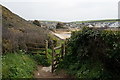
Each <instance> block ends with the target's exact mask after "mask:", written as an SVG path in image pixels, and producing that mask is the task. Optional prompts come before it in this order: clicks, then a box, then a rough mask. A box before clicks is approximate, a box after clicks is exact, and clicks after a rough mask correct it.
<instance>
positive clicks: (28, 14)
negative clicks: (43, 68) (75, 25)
mask: <svg viewBox="0 0 120 80" xmlns="http://www.w3.org/2000/svg"><path fill="white" fill-rule="evenodd" d="M118 1H119V0H26V1H25V0H19V1H17V0H0V2H1V4H2V5H4V6H6V7H7V8H8V9H10V10H11V11H12V12H14V13H16V14H18V15H19V16H21V17H23V18H25V19H26V20H31V19H38V20H52V21H64V22H68V21H83V20H84V21H85V20H99V19H114V18H118Z"/></svg>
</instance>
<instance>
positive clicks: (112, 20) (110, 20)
mask: <svg viewBox="0 0 120 80" xmlns="http://www.w3.org/2000/svg"><path fill="white" fill-rule="evenodd" d="M116 21H119V19H106V20H88V21H75V22H77V23H87V22H116ZM73 23H74V22H73Z"/></svg>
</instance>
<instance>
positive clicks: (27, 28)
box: [2, 6, 48, 53]
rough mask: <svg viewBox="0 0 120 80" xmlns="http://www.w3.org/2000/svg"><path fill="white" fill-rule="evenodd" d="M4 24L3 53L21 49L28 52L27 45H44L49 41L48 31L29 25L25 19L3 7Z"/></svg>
mask: <svg viewBox="0 0 120 80" xmlns="http://www.w3.org/2000/svg"><path fill="white" fill-rule="evenodd" d="M2 24H3V27H2V28H3V29H2V30H3V31H2V33H3V35H2V37H3V52H4V53H5V52H11V51H16V50H19V49H23V50H26V43H28V42H30V43H31V42H32V43H40V44H41V45H44V41H45V40H46V39H47V33H48V32H47V30H46V29H44V28H41V27H39V26H36V25H34V24H30V23H28V22H27V21H26V20H25V19H23V18H21V17H19V16H18V15H16V14H14V13H12V12H11V11H10V10H8V9H7V8H5V7H3V6H2Z"/></svg>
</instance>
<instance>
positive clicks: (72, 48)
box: [59, 28, 120, 79]
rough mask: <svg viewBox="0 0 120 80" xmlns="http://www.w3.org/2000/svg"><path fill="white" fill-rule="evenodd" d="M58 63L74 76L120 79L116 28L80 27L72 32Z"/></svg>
mask: <svg viewBox="0 0 120 80" xmlns="http://www.w3.org/2000/svg"><path fill="white" fill-rule="evenodd" d="M66 51H67V53H66V56H65V57H64V60H63V61H62V62H61V65H60V66H59V67H60V68H64V69H66V70H67V71H68V73H69V74H71V75H73V76H75V77H77V78H92V79H94V78H99V79H108V78H120V52H119V51H120V31H107V30H98V29H94V28H83V29H82V30H81V31H78V32H73V33H72V36H71V38H70V39H68V42H67V49H66Z"/></svg>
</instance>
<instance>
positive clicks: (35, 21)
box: [33, 20, 41, 27]
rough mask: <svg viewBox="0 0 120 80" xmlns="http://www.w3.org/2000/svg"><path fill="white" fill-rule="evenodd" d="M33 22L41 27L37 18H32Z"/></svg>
mask: <svg viewBox="0 0 120 80" xmlns="http://www.w3.org/2000/svg"><path fill="white" fill-rule="evenodd" d="M33 24H35V25H37V26H40V27H41V25H40V22H39V21H38V20H34V21H33Z"/></svg>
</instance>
